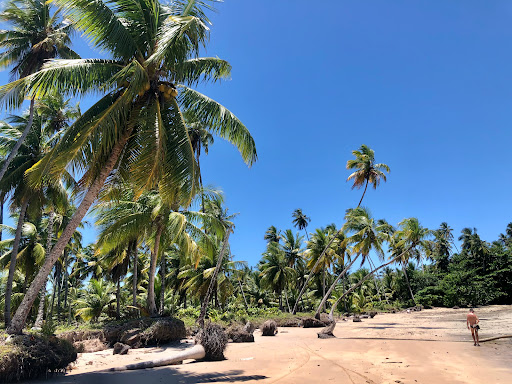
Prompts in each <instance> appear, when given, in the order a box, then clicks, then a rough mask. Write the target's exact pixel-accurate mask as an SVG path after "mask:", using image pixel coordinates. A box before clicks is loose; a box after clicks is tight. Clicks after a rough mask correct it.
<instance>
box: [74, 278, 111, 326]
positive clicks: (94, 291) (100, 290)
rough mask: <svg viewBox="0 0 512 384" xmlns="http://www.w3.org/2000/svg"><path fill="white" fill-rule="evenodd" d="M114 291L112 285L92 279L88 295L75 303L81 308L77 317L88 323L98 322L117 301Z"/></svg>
mask: <svg viewBox="0 0 512 384" xmlns="http://www.w3.org/2000/svg"><path fill="white" fill-rule="evenodd" d="M113 291H114V287H113V286H112V283H109V282H105V281H103V280H95V279H91V280H90V281H89V287H88V289H87V292H86V294H85V295H84V296H83V297H82V298H80V299H78V300H76V302H75V305H77V306H78V308H79V309H78V310H77V312H76V314H75V315H76V316H80V317H81V318H82V319H84V320H87V321H89V320H91V321H92V322H96V321H98V319H99V317H100V316H101V314H102V313H103V312H104V311H105V310H106V309H107V307H108V306H109V305H110V304H111V303H112V302H113V301H114V300H115V298H114V295H113Z"/></svg>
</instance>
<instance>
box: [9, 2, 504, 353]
mask: <svg viewBox="0 0 512 384" xmlns="http://www.w3.org/2000/svg"><path fill="white" fill-rule="evenodd" d="M54 3H55V6H54V5H49V4H47V3H46V2H44V1H38V0H13V1H12V2H10V3H9V4H8V5H7V8H6V10H5V11H4V12H3V13H2V14H1V15H2V16H1V17H2V18H3V20H8V21H9V20H10V21H11V24H10V26H11V27H12V29H11V30H8V31H1V32H0V48H1V49H2V50H3V52H2V53H1V55H0V65H2V66H4V67H9V68H11V69H12V74H13V81H12V82H11V83H9V84H6V85H3V86H1V87H0V104H2V105H4V106H6V107H7V108H9V110H14V109H16V108H19V107H20V106H21V105H22V103H23V100H31V104H30V109H29V111H28V112H27V113H21V114H20V115H16V114H13V115H12V116H10V117H9V118H8V119H7V121H6V122H2V123H1V124H0V144H1V145H0V167H2V169H5V175H3V177H1V178H0V200H1V202H2V203H3V202H6V203H8V206H9V208H10V215H11V218H12V219H13V221H14V222H15V223H16V228H9V227H7V226H2V228H3V229H4V230H5V233H8V234H10V236H8V237H9V238H7V239H0V251H1V257H0V267H1V268H2V271H3V272H1V275H0V277H1V285H0V297H1V299H0V300H1V304H2V305H1V308H2V314H3V316H4V319H5V325H6V331H7V332H8V333H11V334H18V333H20V332H21V331H22V329H24V328H25V329H27V328H30V327H32V326H34V327H35V328H37V329H41V330H42V332H41V333H43V334H45V335H50V334H52V333H53V332H54V331H55V332H61V331H63V330H64V329H71V328H76V327H79V328H86V329H87V328H97V327H101V325H102V324H104V323H105V322H109V323H110V322H112V321H121V322H122V321H125V320H126V319H132V318H139V317H147V316H175V317H178V318H180V319H183V320H184V321H185V322H186V324H187V326H190V327H192V326H194V324H195V323H196V321H197V320H198V319H199V324H200V325H202V319H203V317H204V316H207V317H208V318H209V319H210V320H211V321H214V322H219V323H223V324H226V325H228V324H231V323H233V322H246V321H253V322H256V323H261V322H262V321H264V320H266V319H273V320H275V321H277V322H278V324H281V322H282V323H283V324H284V323H286V322H289V323H294V322H296V321H297V319H298V317H306V316H307V317H312V316H316V317H320V314H321V313H323V312H329V313H330V316H331V317H332V316H334V315H335V314H336V312H337V311H338V313H339V312H342V313H343V312H354V313H360V312H364V311H370V310H373V309H381V310H391V309H393V308H400V307H404V306H405V307H407V306H412V305H416V304H422V305H425V306H426V305H442V306H455V305H459V306H460V305H483V304H492V303H511V302H512V288H511V287H512V224H510V225H509V227H507V229H506V231H505V234H504V235H502V236H500V238H499V239H498V240H496V241H493V242H492V243H490V242H486V241H484V240H482V239H481V238H480V237H479V235H478V233H477V231H476V229H469V228H466V229H464V230H463V231H462V233H461V235H460V237H459V238H458V240H459V241H460V242H461V244H462V246H461V249H460V250H459V249H457V248H456V246H455V243H454V236H455V235H454V234H453V230H452V229H451V228H450V227H449V226H448V224H446V223H442V224H441V225H440V227H439V228H438V229H435V230H431V229H430V230H429V229H427V228H425V227H424V226H422V224H421V222H420V221H419V220H418V219H417V218H414V217H411V218H406V219H404V220H402V221H401V222H400V223H396V228H395V227H394V226H393V225H392V224H390V223H388V222H387V221H386V220H384V219H377V218H374V217H373V216H372V214H371V211H370V209H368V208H367V207H364V206H363V205H362V203H363V200H364V197H365V194H366V192H367V188H368V185H371V186H373V187H374V189H376V188H377V186H379V184H380V182H382V181H384V182H386V180H387V175H388V173H389V172H390V168H389V167H388V166H387V165H386V164H383V163H377V162H376V159H375V153H374V151H373V150H372V149H371V148H369V147H368V146H366V145H362V146H361V147H360V148H358V149H357V150H354V151H353V152H352V154H353V156H354V158H353V159H349V160H348V161H347V164H346V167H347V169H348V170H349V171H350V172H352V173H351V174H350V175H349V176H348V179H347V181H350V182H351V183H353V185H352V188H358V189H363V192H362V195H361V197H359V196H357V200H356V199H354V204H353V205H352V206H347V210H346V213H345V216H344V222H343V224H342V225H340V226H337V225H335V224H328V225H326V226H325V227H320V228H314V229H312V228H310V222H311V219H310V217H309V216H307V215H306V214H305V213H304V212H303V211H302V209H296V210H295V211H294V212H293V213H292V216H291V222H290V226H292V225H293V227H295V228H296V231H294V230H292V229H284V230H280V229H278V228H276V227H275V226H270V227H269V228H268V230H267V231H266V232H265V233H264V234H263V233H262V236H263V237H264V239H265V240H266V241H267V246H266V249H261V250H255V252H256V253H258V254H260V253H261V260H260V261H259V263H258V264H257V265H256V266H253V267H252V268H251V267H249V266H248V265H247V263H246V262H243V261H239V260H236V259H235V258H234V256H233V255H232V253H231V251H230V247H229V236H230V234H232V236H236V226H235V224H236V223H235V221H234V218H235V215H232V214H230V213H229V211H228V209H227V207H226V206H225V204H224V198H223V195H222V193H221V192H220V190H218V189H216V188H214V187H211V186H204V185H203V183H202V176H201V168H200V157H201V154H202V153H204V154H207V153H208V152H209V151H212V150H215V146H214V138H215V137H220V138H222V139H225V140H227V141H228V142H229V143H231V144H232V145H234V146H235V147H236V148H237V149H238V151H239V152H240V155H241V158H242V160H243V161H244V162H245V163H246V164H248V165H251V164H253V163H254V162H255V161H256V160H257V153H256V148H255V143H254V140H253V139H252V137H251V135H250V133H249V131H248V129H247V128H246V127H245V126H244V125H243V123H242V122H241V121H240V120H238V119H237V118H236V116H235V115H234V114H233V113H231V112H230V111H229V110H227V109H226V108H225V107H224V106H222V105H220V104H219V103H217V102H215V101H214V100H212V99H210V98H208V97H206V96H205V95H203V94H201V93H199V92H198V91H197V90H196V88H197V86H198V85H199V84H200V83H201V84H202V83H209V82H218V81H221V80H223V79H226V78H228V77H229V75H230V70H231V67H230V65H229V63H228V62H226V61H224V60H221V59H219V58H216V57H207V58H204V57H200V56H199V54H200V53H201V52H203V50H204V48H206V43H207V41H208V38H209V27H208V26H209V25H210V22H209V20H208V17H207V14H206V13H207V12H208V11H209V8H210V7H209V6H208V5H206V4H204V3H203V2H199V1H193V0H188V1H171V2H170V4H167V3H166V4H163V3H160V2H158V1H154V2H151V4H152V5H151V6H150V3H148V2H147V1H139V0H134V1H132V2H130V3H127V2H125V1H121V0H119V1H117V0H114V1H111V2H103V1H101V0H98V1H95V2H93V3H91V2H84V1H82V0H55V1H54ZM51 4H53V3H51ZM56 6H58V7H59V8H58V9H59V11H57V8H56ZM34 17H35V18H36V19H34ZM33 19H34V20H33ZM63 20H66V22H65V25H64V24H63V23H64V21H63ZM43 30H44V33H46V34H47V35H44V34H42V32H41V31H43ZM56 30H58V31H60V32H58V33H57V32H56ZM74 30H76V31H78V32H79V33H80V34H81V35H82V37H83V38H85V39H86V40H87V41H88V42H90V43H91V44H92V45H93V46H94V47H96V48H98V49H101V50H102V51H103V53H104V55H105V56H106V57H107V58H105V59H80V58H78V57H77V55H76V54H75V53H74V52H72V51H71V50H70V49H69V48H68V47H69V44H70V42H71V40H70V36H71V32H72V31H74ZM34 31H39V32H37V33H36V32H34ZM40 32H41V33H40ZM33 34H34V35H33ZM19 36H21V37H19ZM34 36H35V37H34ZM18 37H19V38H18ZM36 37H37V39H36ZM38 39H43V40H38ZM55 58H56V59H55ZM59 58H60V59H59ZM48 59H52V60H48ZM91 94H95V96H96V97H97V100H96V102H95V104H94V105H93V106H92V107H91V108H90V109H89V110H87V111H83V112H82V111H81V110H80V108H79V106H78V105H74V97H78V96H84V95H91ZM356 202H358V204H357V205H356V204H355V203H356ZM89 210H90V212H91V216H90V217H89V220H90V221H91V222H94V224H95V225H96V226H97V228H98V232H99V233H98V238H97V239H96V241H95V243H94V244H89V245H85V244H83V242H82V235H81V231H82V228H83V226H84V225H85V224H86V223H85V222H84V217H85V215H86V213H87V212H88V211H89ZM2 218H3V217H2ZM340 219H341V218H340ZM326 224H327V223H326ZM363 266H364V268H362V267H363ZM47 288H49V289H48V290H47ZM298 311H301V312H302V313H301V314H297V315H296V313H297V312H298ZM1 348H2V350H5V348H7V347H6V346H5V345H4V346H2V347H1ZM4 354H5V353H4Z"/></svg>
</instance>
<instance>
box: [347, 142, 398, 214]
mask: <svg viewBox="0 0 512 384" xmlns="http://www.w3.org/2000/svg"><path fill="white" fill-rule="evenodd" d="M352 154H353V155H354V156H355V157H356V158H355V159H354V160H349V161H347V169H349V170H351V169H356V171H355V172H353V173H352V174H350V176H349V177H348V179H347V181H349V180H353V181H354V184H353V185H352V189H354V188H362V186H363V185H364V191H363V195H362V196H361V200H359V204H357V206H358V207H359V206H360V205H361V203H362V201H363V198H364V195H365V193H366V188H368V184H369V183H370V184H372V185H373V188H374V189H377V186H378V185H379V184H380V181H381V180H384V181H386V173H385V172H388V173H389V167H388V166H387V165H386V164H383V163H378V164H375V152H374V151H373V150H372V149H370V148H369V147H368V146H366V145H364V144H363V145H361V147H359V150H355V151H352Z"/></svg>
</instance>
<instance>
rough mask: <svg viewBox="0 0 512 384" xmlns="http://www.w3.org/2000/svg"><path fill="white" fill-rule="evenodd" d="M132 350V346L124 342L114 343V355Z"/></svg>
mask: <svg viewBox="0 0 512 384" xmlns="http://www.w3.org/2000/svg"><path fill="white" fill-rule="evenodd" d="M128 350H130V346H129V345H126V344H123V343H115V344H114V355H126V354H127V353H128Z"/></svg>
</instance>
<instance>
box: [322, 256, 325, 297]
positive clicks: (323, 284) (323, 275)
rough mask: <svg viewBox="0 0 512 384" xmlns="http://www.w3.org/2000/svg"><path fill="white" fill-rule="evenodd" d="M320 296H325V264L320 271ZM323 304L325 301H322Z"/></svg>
mask: <svg viewBox="0 0 512 384" xmlns="http://www.w3.org/2000/svg"><path fill="white" fill-rule="evenodd" d="M322 272H323V273H322V297H323V296H325V264H324V267H323V271H322ZM324 305H325V302H324Z"/></svg>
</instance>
